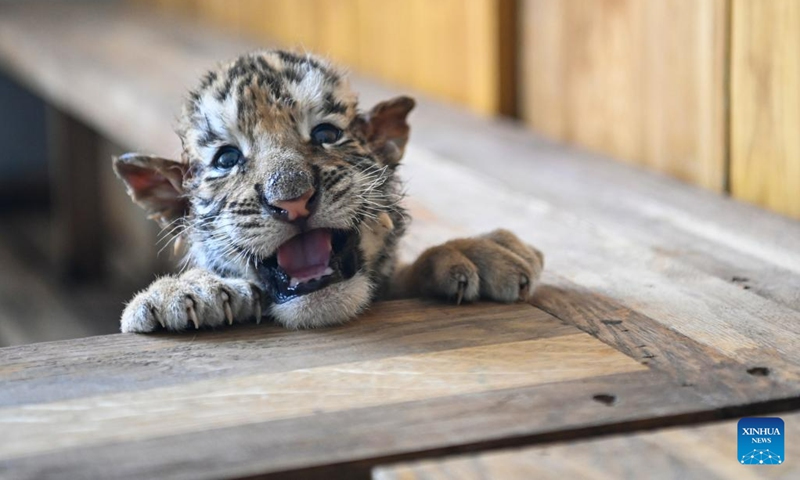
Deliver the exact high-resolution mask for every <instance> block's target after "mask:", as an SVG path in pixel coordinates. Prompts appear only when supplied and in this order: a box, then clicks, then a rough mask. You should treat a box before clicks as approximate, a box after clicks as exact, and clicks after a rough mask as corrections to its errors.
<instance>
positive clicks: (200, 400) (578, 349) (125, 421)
mask: <svg viewBox="0 0 800 480" xmlns="http://www.w3.org/2000/svg"><path fill="white" fill-rule="evenodd" d="M528 310H531V309H530V308H528ZM641 370H646V367H643V366H642V365H640V364H639V363H638V362H635V361H633V360H631V359H630V358H628V357H626V356H624V355H622V354H620V353H619V352H617V351H615V350H613V349H612V348H610V347H608V346H606V345H604V344H602V343H600V342H598V341H597V340H595V339H593V338H591V337H590V336H589V335H587V334H584V333H578V332H576V333H574V334H571V335H565V336H561V337H555V338H548V339H539V340H528V341H523V342H511V343H500V344H493V345H484V346H479V347H466V348H461V349H456V350H444V351H438V352H425V353H418V354H415V355H407V356H398V357H388V358H383V359H377V360H369V361H360V362H351V363H341V364H329V365H328V366H321V367H316V368H301V369H297V370H291V371H287V372H280V373H263V374H257V375H247V376H238V375H237V376H234V377H228V378H216V379H213V380H208V381H200V382H192V383H182V384H180V385H176V386H172V387H165V388H157V389H148V390H143V391H138V392H126V393H121V394H112V395H103V396H96V397H89V398H79V399H74V400H68V401H62V402H53V403H39V404H35V405H23V406H21V407H16V408H6V409H0V427H1V428H2V429H3V431H4V432H5V434H6V438H8V439H14V441H13V442H0V461H2V460H5V459H9V458H14V457H20V456H26V455H33V454H41V453H43V452H48V451H54V450H60V449H64V448H71V447H77V446H80V447H84V446H90V445H97V444H103V443H106V442H114V443H119V442H133V441H138V440H142V439H148V438H155V437H163V436H169V435H179V434H183V433H191V432H196V433H200V432H207V431H210V430H213V429H218V428H223V427H232V426H237V425H246V424H251V423H261V422H266V421H271V420H282V419H291V418H297V417H303V416H308V415H312V414H320V413H327V412H337V411H344V410H353V409H359V408H365V407H371V406H378V405H382V406H391V405H394V404H397V403H402V402H408V401H419V400H427V399H432V398H439V397H447V396H456V395H464V394H470V393H478V392H486V391H491V390H501V389H508V388H515V387H523V386H533V385H539V384H545V383H554V382H567V381H570V380H578V379H582V378H593V377H600V376H605V375H612V374H616V373H624V372H633V371H641Z"/></svg>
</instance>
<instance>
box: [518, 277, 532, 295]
mask: <svg viewBox="0 0 800 480" xmlns="http://www.w3.org/2000/svg"><path fill="white" fill-rule="evenodd" d="M529 284H530V280H528V277H527V276H526V275H522V276H521V277H520V279H519V298H520V299H522V300H524V299H525V297H527V296H528V285H529Z"/></svg>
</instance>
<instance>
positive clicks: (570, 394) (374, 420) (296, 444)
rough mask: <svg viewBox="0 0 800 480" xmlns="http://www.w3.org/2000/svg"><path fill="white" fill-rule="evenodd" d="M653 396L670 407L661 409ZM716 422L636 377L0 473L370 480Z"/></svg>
mask: <svg viewBox="0 0 800 480" xmlns="http://www.w3.org/2000/svg"><path fill="white" fill-rule="evenodd" d="M608 391H611V392H613V393H615V394H616V396H617V399H618V400H617V403H616V404H615V405H612V406H609V405H606V404H604V403H601V402H599V401H597V400H595V399H594V398H593V397H594V396H595V395H597V394H598V393H601V392H608ZM654 395H657V396H658V398H659V402H663V403H659V404H658V405H656V404H653V403H652V399H653V398H654ZM555 405H557V406H558V407H555ZM664 405H670V407H668V408H665V407H664ZM556 411H562V412H569V414H568V415H566V414H565V415H558V414H555V415H554V412H556ZM673 414H678V415H677V416H672V415H673ZM716 415H717V414H716V413H715V412H714V411H713V410H709V409H708V408H707V407H706V406H704V401H703V400H702V399H701V398H698V397H697V396H696V395H694V394H692V392H690V391H688V390H687V389H677V388H671V383H670V382H667V381H664V379H663V378H660V377H658V376H653V375H651V374H650V373H649V372H638V373H629V374H622V375H618V376H611V377H601V378H595V379H586V380H580V381H573V382H567V383H560V384H546V385H539V386H534V387H524V388H516V389H507V390H496V391H489V392H483V393H476V394H470V395H464V396H456V397H445V398H438V399H431V400H424V401H418V402H406V403H400V404H396V405H390V406H386V407H370V408H362V409H355V410H348V411H341V412H331V413H318V414H314V415H309V416H305V417H301V418H297V419H288V420H276V421H271V422H265V423H252V424H249V425H243V426H239V427H231V428H223V429H216V430H211V431H208V432H205V433H203V434H197V433H189V434H184V435H175V436H168V437H159V438H151V439H147V440H141V441H139V442H136V443H135V444H130V443H121V444H113V443H106V444H102V445H95V446H91V447H84V448H80V447H79V448H72V449H66V450H61V451H58V452H53V453H50V454H44V455H37V456H31V457H21V458H18V459H14V460H10V461H7V462H3V463H0V469H5V471H7V472H13V474H14V476H16V477H18V478H48V477H52V476H67V477H81V478H108V477H109V475H110V472H113V476H114V477H115V478H152V477H159V478H220V477H226V478H230V477H236V478H238V477H244V476H250V475H262V476H263V478H326V479H331V478H343V479H345V478H346V479H353V478H367V475H368V472H369V470H370V468H371V467H372V466H374V465H376V464H379V463H386V462H387V461H397V460H399V459H403V458H419V457H420V456H440V455H442V454H443V453H453V452H467V451H474V450H476V449H483V448H490V447H495V448H496V447H503V446H513V445H518V444H520V443H521V442H522V443H529V442H542V441H553V440H559V439H562V440H563V439H570V438H575V437H582V436H586V435H596V434H598V433H600V432H616V431H622V432H626V431H631V430H632V429H638V428H647V427H651V428H652V427H653V426H657V425H660V424H663V422H665V421H673V422H674V421H680V422H686V421H698V420H703V419H706V420H709V419H713V418H716ZM134 448H135V450H133V449H134ZM134 452H135V453H134ZM142 458H146V459H148V461H146V462H143V461H142V460H141V459H142Z"/></svg>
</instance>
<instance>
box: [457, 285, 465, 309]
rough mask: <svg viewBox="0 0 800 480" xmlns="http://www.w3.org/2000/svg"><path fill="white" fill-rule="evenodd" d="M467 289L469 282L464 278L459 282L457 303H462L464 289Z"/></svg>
mask: <svg viewBox="0 0 800 480" xmlns="http://www.w3.org/2000/svg"><path fill="white" fill-rule="evenodd" d="M466 289H467V282H466V281H464V280H462V281H459V282H458V293H456V305H461V300H463V299H464V290H466Z"/></svg>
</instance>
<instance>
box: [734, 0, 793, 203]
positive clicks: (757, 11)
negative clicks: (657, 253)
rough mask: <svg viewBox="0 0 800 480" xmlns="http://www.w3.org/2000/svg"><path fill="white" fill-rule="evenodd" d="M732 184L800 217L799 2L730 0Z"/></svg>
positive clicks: (746, 196) (737, 191) (739, 192)
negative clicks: (731, 14) (799, 132)
mask: <svg viewBox="0 0 800 480" xmlns="http://www.w3.org/2000/svg"><path fill="white" fill-rule="evenodd" d="M732 30H733V32H732V45H731V63H732V65H731V190H732V192H733V195H734V196H735V197H736V198H741V199H743V200H746V201H749V202H754V203H757V204H759V205H763V206H766V207H768V208H771V209H773V210H776V211H778V212H781V213H784V214H786V215H789V216H792V217H794V218H800V161H798V158H800V135H798V133H797V132H798V131H800V93H799V92H800V4H798V2H796V1H793V0H777V1H770V2H748V1H738V0H735V1H734V2H733V20H732Z"/></svg>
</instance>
